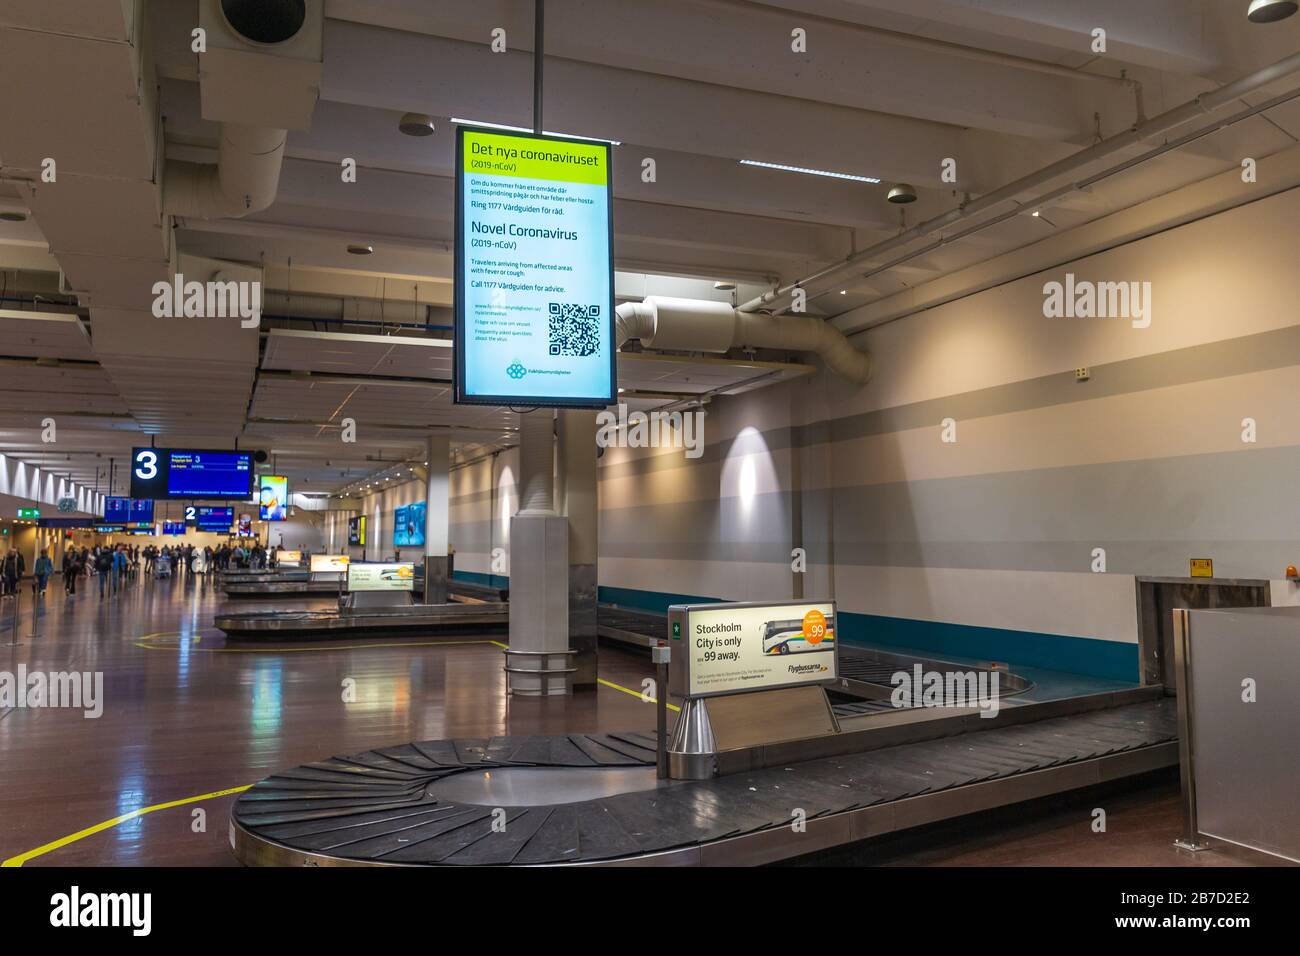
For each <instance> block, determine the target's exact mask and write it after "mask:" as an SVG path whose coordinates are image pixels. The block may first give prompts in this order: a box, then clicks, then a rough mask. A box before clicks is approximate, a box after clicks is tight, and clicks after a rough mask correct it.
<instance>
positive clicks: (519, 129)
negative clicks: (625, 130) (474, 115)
mask: <svg viewBox="0 0 1300 956" xmlns="http://www.w3.org/2000/svg"><path fill="white" fill-rule="evenodd" d="M451 121H452V122H453V123H455V124H456V125H457V126H482V127H484V128H485V129H504V130H509V131H510V132H512V133H528V134H530V135H531V134H532V132H533V129H532V127H531V126H509V125H507V124H505V123H485V122H483V121H482V120H471V119H461V118H460V117H459V116H453V117H452V118H451ZM542 135H543V136H563V137H564V138H565V139H585V140H586V141H587V142H589V143H609V145H611V146H622V145H623V141H622V140H621V139H605V138H603V137H601V136H579V135H578V134H577V133H553V132H551V131H550V130H549V129H544V130H542Z"/></svg>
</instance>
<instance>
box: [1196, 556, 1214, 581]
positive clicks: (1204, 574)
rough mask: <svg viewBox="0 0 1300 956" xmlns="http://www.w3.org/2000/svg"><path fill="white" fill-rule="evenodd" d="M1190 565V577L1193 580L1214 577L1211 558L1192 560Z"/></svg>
mask: <svg viewBox="0 0 1300 956" xmlns="http://www.w3.org/2000/svg"><path fill="white" fill-rule="evenodd" d="M1190 563H1191V568H1192V577H1194V578H1212V577H1214V559H1213V558H1192V559H1191V561H1190Z"/></svg>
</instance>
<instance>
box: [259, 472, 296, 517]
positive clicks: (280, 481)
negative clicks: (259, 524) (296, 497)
mask: <svg viewBox="0 0 1300 956" xmlns="http://www.w3.org/2000/svg"><path fill="white" fill-rule="evenodd" d="M258 484H259V492H258V499H259V500H260V502H261V509H262V510H261V518H262V520H263V521H284V520H285V519H286V518H288V517H289V480H288V479H287V478H281V477H279V476H277V475H263V476H262V477H261V478H260V479H258Z"/></svg>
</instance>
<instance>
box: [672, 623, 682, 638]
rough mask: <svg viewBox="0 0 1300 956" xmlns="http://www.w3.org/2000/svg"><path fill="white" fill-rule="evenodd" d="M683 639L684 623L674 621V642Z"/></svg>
mask: <svg viewBox="0 0 1300 956" xmlns="http://www.w3.org/2000/svg"><path fill="white" fill-rule="evenodd" d="M681 639H682V622H681V621H673V640H674V641H680V640H681Z"/></svg>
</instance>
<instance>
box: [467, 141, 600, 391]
mask: <svg viewBox="0 0 1300 956" xmlns="http://www.w3.org/2000/svg"><path fill="white" fill-rule="evenodd" d="M456 159H457V162H456V288H455V295H454V302H455V319H456V333H455V339H456V349H455V356H456V395H455V400H456V401H457V402H459V403H466V404H487V405H514V404H519V405H545V406H550V407H591V408H595V407H602V406H605V405H608V404H610V403H611V402H613V401H614V398H615V391H616V389H615V365H614V352H615V343H614V311H613V310H614V270H613V255H612V250H613V219H612V216H611V208H612V205H613V201H612V197H613V191H612V182H613V181H612V177H611V176H610V145H609V144H608V143H601V142H592V141H577V140H572V139H564V138H558V137H552V136H530V135H520V134H517V133H502V132H498V131H495V130H484V129H474V128H472V127H465V126H462V127H460V128H459V129H458V132H457V137H456Z"/></svg>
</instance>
